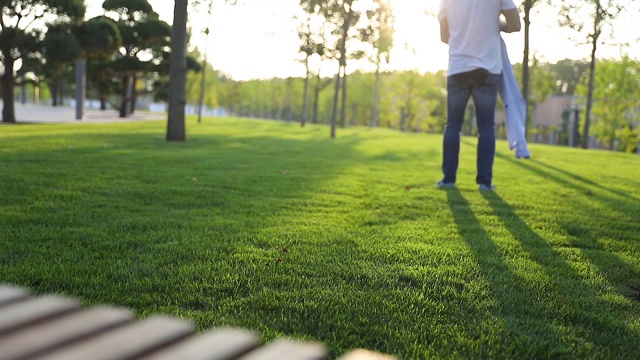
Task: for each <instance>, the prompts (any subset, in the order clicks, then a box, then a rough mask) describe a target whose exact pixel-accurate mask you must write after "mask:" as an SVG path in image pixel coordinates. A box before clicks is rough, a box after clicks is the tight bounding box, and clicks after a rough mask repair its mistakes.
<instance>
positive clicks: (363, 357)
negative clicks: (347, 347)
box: [338, 349, 397, 360]
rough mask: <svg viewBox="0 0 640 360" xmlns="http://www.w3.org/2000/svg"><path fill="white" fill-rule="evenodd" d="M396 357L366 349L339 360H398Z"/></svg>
mask: <svg viewBox="0 0 640 360" xmlns="http://www.w3.org/2000/svg"><path fill="white" fill-rule="evenodd" d="M396 359H397V358H396V357H395V356H391V355H385V354H380V353H376V352H373V351H369V350H365V349H355V350H351V351H350V352H348V353H346V354H344V355H343V356H341V357H339V358H338V360H396Z"/></svg>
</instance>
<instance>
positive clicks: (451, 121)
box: [442, 69, 502, 185]
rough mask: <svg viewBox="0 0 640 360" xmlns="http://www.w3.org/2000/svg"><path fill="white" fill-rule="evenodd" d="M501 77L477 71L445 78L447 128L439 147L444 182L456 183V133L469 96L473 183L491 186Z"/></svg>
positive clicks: (458, 130) (458, 152)
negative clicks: (474, 130)
mask: <svg viewBox="0 0 640 360" xmlns="http://www.w3.org/2000/svg"><path fill="white" fill-rule="evenodd" d="M501 76H502V75H496V74H490V73H488V72H487V71H486V70H483V69H478V70H473V71H470V72H466V73H462V74H455V75H452V76H449V77H448V78H447V91H448V95H447V125H446V127H445V131H444V141H443V146H442V148H443V156H442V172H443V173H444V179H443V181H444V182H445V183H454V182H456V175H457V172H458V157H459V154H460V131H461V130H462V123H463V122H464V114H465V111H466V108H467V103H468V102H469V98H470V97H471V98H473V103H474V105H475V108H476V120H477V123H478V149H477V164H476V166H477V177H476V183H477V184H484V185H491V181H492V178H493V160H494V157H495V151H496V135H495V129H494V121H495V110H496V100H497V97H498V84H499V82H500V78H501Z"/></svg>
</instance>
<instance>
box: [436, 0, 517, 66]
mask: <svg viewBox="0 0 640 360" xmlns="http://www.w3.org/2000/svg"><path fill="white" fill-rule="evenodd" d="M515 7H516V5H515V4H514V3H513V0H441V2H440V15H439V16H438V17H439V19H440V20H442V19H444V18H446V19H447V20H448V22H449V70H448V71H447V74H448V75H449V76H451V75H454V74H459V73H463V72H467V71H471V70H474V69H477V68H484V69H487V70H489V72H490V73H492V74H500V73H501V72H502V53H501V50H500V13H501V12H502V11H503V10H508V9H514V8H515Z"/></svg>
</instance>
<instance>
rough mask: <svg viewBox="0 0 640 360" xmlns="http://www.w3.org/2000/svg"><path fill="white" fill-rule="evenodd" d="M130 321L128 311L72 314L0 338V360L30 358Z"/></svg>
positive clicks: (106, 309) (108, 309)
mask: <svg viewBox="0 0 640 360" xmlns="http://www.w3.org/2000/svg"><path fill="white" fill-rule="evenodd" d="M133 319H134V314H133V313H132V312H131V311H128V310H125V309H115V308H111V307H95V308H92V309H89V310H87V311H82V312H74V313H71V314H69V315H66V316H62V317H58V318H55V319H52V320H50V321H47V322H44V323H41V324H37V325H34V326H31V327H27V328H25V329H22V330H19V331H15V332H12V333H10V334H8V335H7V336H5V337H0V349H2V351H0V360H9V359H23V358H25V357H28V356H34V355H36V354H38V353H43V352H45V351H50V350H52V349H55V348H56V347H60V346H63V345H65V344H68V343H70V342H72V341H76V340H80V339H82V338H85V337H88V336H92V335H95V334H97V333H99V332H100V331H105V330H108V329H112V328H114V327H116V326H118V325H122V324H125V323H127V322H130V321H132V320H133Z"/></svg>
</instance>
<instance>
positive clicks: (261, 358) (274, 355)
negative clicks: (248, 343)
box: [238, 339, 327, 360]
mask: <svg viewBox="0 0 640 360" xmlns="http://www.w3.org/2000/svg"><path fill="white" fill-rule="evenodd" d="M326 358H327V350H326V349H325V347H324V346H323V345H321V344H316V343H311V342H304V343H303V342H297V341H291V340H286V339H280V340H276V341H274V342H272V343H271V344H269V345H267V346H265V347H262V348H258V349H256V350H255V351H252V352H250V353H248V354H246V355H244V356H242V357H240V358H238V359H239V360H323V359H326Z"/></svg>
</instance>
